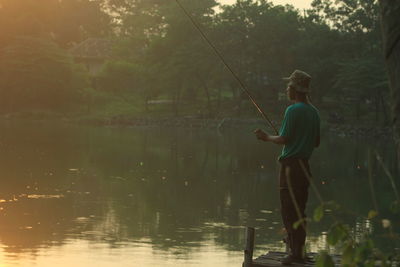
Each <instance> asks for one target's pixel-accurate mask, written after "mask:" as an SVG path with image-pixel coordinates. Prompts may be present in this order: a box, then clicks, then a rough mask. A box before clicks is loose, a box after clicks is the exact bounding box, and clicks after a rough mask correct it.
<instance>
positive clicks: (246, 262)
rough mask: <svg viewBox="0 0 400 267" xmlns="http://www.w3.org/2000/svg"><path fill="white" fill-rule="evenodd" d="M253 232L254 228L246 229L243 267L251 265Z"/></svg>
mask: <svg viewBox="0 0 400 267" xmlns="http://www.w3.org/2000/svg"><path fill="white" fill-rule="evenodd" d="M254 232H255V229H254V228H252V227H247V228H246V249H245V251H244V262H243V267H251V266H252V263H253V250H254Z"/></svg>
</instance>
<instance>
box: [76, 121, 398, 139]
mask: <svg viewBox="0 0 400 267" xmlns="http://www.w3.org/2000/svg"><path fill="white" fill-rule="evenodd" d="M81 123H89V124H93V125H98V126H99V125H100V126H108V127H181V128H199V129H217V130H223V129H237V128H250V127H253V128H255V127H266V128H267V129H271V127H270V126H269V125H268V123H267V122H266V121H265V120H263V119H257V118H229V117H227V118H220V119H218V118H217V119H216V118H212V119H211V118H195V117H178V118H176V117H165V118H140V119H126V118H113V119H105V120H98V119H96V120H83V121H81ZM272 123H273V125H274V126H275V127H276V128H277V129H279V127H280V123H281V122H280V121H278V120H277V119H273V120H272ZM322 128H323V130H325V131H328V132H330V133H332V134H335V135H338V136H340V137H349V136H355V137H379V138H392V129H391V128H390V127H388V126H385V127H383V126H376V125H371V124H364V125H363V124H351V125H350V124H335V123H329V122H327V121H325V120H322Z"/></svg>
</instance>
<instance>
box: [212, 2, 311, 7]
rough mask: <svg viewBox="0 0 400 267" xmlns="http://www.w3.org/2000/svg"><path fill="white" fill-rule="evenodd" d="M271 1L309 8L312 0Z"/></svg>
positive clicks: (277, 3)
mask: <svg viewBox="0 0 400 267" xmlns="http://www.w3.org/2000/svg"><path fill="white" fill-rule="evenodd" d="M219 2H220V3H221V4H228V5H229V4H233V3H235V2H236V0H219ZM272 2H273V3H274V4H276V5H284V4H291V5H293V6H295V7H296V8H300V9H303V8H309V7H310V6H311V2H312V0H272Z"/></svg>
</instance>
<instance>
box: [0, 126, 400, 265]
mask: <svg viewBox="0 0 400 267" xmlns="http://www.w3.org/2000/svg"><path fill="white" fill-rule="evenodd" d="M0 149H1V153H0V168H1V174H0V175H1V187H0V262H1V264H0V266H7V267H8V266H40V267H42V266H56V265H57V266H91V265H93V264H95V265H96V266H97V267H100V266H140V267H146V266H205V267H207V266H218V267H221V266H226V267H231V266H241V262H242V259H243V252H242V250H243V247H244V242H245V240H244V238H245V236H244V227H245V226H246V225H249V226H253V227H256V252H255V255H257V254H260V253H262V252H265V251H267V250H270V249H274V250H283V249H284V245H283V244H282V242H281V239H282V237H283V236H284V233H283V230H282V225H281V220H280V214H279V196H278V190H277V174H278V168H279V165H278V163H277V162H276V159H277V156H278V154H279V151H280V148H279V147H277V146H275V145H273V144H267V143H260V142H259V141H257V140H255V138H254V136H253V134H252V133H251V131H249V130H246V129H243V130H240V129H231V130H229V129H225V130H224V131H222V132H218V131H215V130H198V129H171V128H170V129H161V128H156V127H154V128H105V127H86V126H71V125H65V124H61V123H39V122H36V123H33V122H18V123H17V122H2V123H1V124H0ZM368 150H370V151H375V150H376V151H377V152H378V153H379V154H380V155H381V156H382V157H383V158H384V159H385V162H386V164H387V166H388V168H389V169H391V170H395V164H396V159H395V156H394V155H395V153H394V149H393V145H392V143H391V142H390V141H388V140H386V141H385V140H383V141H382V142H375V141H374V142H371V141H370V140H363V139H357V138H351V137H349V138H340V137H335V136H330V135H329V134H325V135H324V136H323V138H322V144H321V147H320V148H319V149H318V150H317V151H316V152H315V154H314V157H313V159H312V161H311V166H312V171H313V174H314V181H315V184H316V185H317V187H318V190H319V191H320V192H321V194H322V196H323V198H324V199H326V200H335V201H336V202H338V203H339V204H341V205H342V207H343V208H344V209H345V210H344V211H343V212H341V214H340V219H341V220H344V221H345V222H346V223H348V224H349V225H350V226H351V227H352V229H353V230H354V235H355V236H357V235H359V236H361V235H362V233H365V232H374V231H375V232H378V233H380V232H382V231H383V230H382V229H381V227H380V225H379V224H376V223H374V222H371V221H369V220H366V219H363V218H362V216H360V215H364V216H365V215H366V214H368V211H369V210H370V209H372V208H373V206H374V205H373V201H372V195H371V190H370V186H369V180H368V157H367V154H368V153H367V151H368ZM371 166H372V167H371V172H372V174H373V175H372V182H373V184H374V190H373V191H374V193H375V194H376V198H377V202H378V205H379V206H380V207H379V208H380V210H381V212H382V213H387V214H388V216H390V215H389V212H388V208H387V207H388V206H389V204H390V202H391V201H392V200H394V194H393V193H392V188H391V186H390V183H389V181H388V179H387V177H386V176H384V175H383V174H382V172H381V171H380V167H379V165H378V164H377V163H376V162H375V161H373V164H371ZM396 177H397V176H396ZM317 205H318V201H317V199H316V197H315V195H314V194H310V201H309V205H308V214H312V210H313V208H315V207H316V206H317ZM331 222H332V221H331V220H330V219H328V218H327V219H325V220H323V221H322V222H321V223H318V224H315V223H311V224H310V225H309V235H308V250H310V251H318V250H320V249H327V243H326V232H327V231H328V229H329V225H330V223H331ZM377 242H378V244H379V245H380V246H382V247H384V246H392V244H390V243H389V242H387V241H386V239H379V238H378V241H377Z"/></svg>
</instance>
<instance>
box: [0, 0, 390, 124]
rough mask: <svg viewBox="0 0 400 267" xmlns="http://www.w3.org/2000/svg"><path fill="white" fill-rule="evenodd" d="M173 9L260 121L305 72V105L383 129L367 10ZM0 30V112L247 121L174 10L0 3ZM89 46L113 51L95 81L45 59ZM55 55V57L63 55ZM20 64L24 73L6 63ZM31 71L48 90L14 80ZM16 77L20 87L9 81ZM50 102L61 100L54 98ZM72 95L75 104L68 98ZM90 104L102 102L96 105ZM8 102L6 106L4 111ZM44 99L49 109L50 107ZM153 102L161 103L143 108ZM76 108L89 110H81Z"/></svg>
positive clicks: (379, 71) (346, 4) (382, 94)
mask: <svg viewBox="0 0 400 267" xmlns="http://www.w3.org/2000/svg"><path fill="white" fill-rule="evenodd" d="M179 2H180V3H181V4H182V6H184V7H185V8H186V9H187V11H188V12H189V13H190V15H191V16H192V17H193V19H194V20H195V21H196V22H197V23H198V24H199V25H200V27H201V29H202V30H203V31H204V33H205V34H206V35H207V36H208V37H209V38H210V40H211V41H212V42H213V44H214V45H215V46H216V48H217V49H218V50H219V51H220V52H221V54H222V55H223V56H224V58H225V59H226V61H227V62H228V63H229V65H230V66H231V67H232V69H233V70H234V71H235V73H236V74H237V75H238V76H239V77H240V79H241V80H242V81H243V82H244V83H245V84H246V86H247V87H248V89H249V90H250V91H251V92H252V94H254V96H255V97H256V98H257V99H258V100H259V101H260V102H261V103H263V104H264V105H266V106H268V107H269V110H268V112H273V111H275V112H276V113H277V114H279V113H280V109H279V108H278V107H281V106H282V105H281V104H279V102H278V100H279V99H282V98H284V96H283V94H284V88H285V85H284V84H283V82H282V80H281V78H282V77H284V76H288V75H289V74H290V73H291V72H292V71H293V70H294V69H302V70H305V71H307V72H309V73H310V74H311V75H312V76H313V77H314V79H313V84H312V87H313V94H312V97H313V100H314V101H315V102H317V103H318V105H319V106H320V107H321V109H322V110H323V111H326V114H328V113H332V112H337V111H338V110H339V109H342V111H341V112H342V113H343V114H342V115H345V116H347V117H354V118H357V119H360V118H367V119H369V118H371V120H372V119H375V120H377V121H381V123H385V122H387V121H388V119H389V118H388V116H389V115H388V114H387V113H386V110H388V107H387V100H388V86H387V82H386V76H385V73H384V64H383V59H382V55H381V54H382V52H381V43H380V41H379V40H380V38H379V37H380V26H379V23H378V21H379V20H378V6H377V3H376V2H375V1H372V0H368V1H359V0H351V1H344V0H342V1H332V0H315V1H313V4H312V7H311V8H310V9H309V10H304V11H300V10H297V9H295V8H294V7H292V6H279V5H273V4H272V3H271V2H268V1H266V0H258V1H256V0H238V1H237V2H236V3H235V4H233V5H222V6H221V5H219V3H218V2H217V1H215V0H207V1H196V0H180V1H179ZM0 31H1V33H2V34H1V36H0V49H1V52H0V53H1V54H0V55H1V57H2V58H6V59H7V60H5V61H3V60H2V64H1V65H2V68H1V73H0V75H1V77H7V79H5V80H7V81H8V82H4V81H3V82H2V83H1V90H0V98H1V99H2V101H3V102H2V103H3V105H2V106H3V107H4V108H1V110H2V111H3V112H11V111H15V112H18V111H21V110H26V109H41V108H42V109H50V110H53V108H54V107H59V106H60V103H61V102H63V100H62V99H64V102H65V103H64V104H65V105H64V106H70V107H72V106H71V105H70V104H73V103H75V104H76V105H74V106H73V109H71V110H76V111H82V110H85V111H87V110H91V111H93V110H96V109H107V108H110V107H113V106H114V105H110V104H111V102H115V101H117V102H120V103H123V105H125V106H135V108H134V109H130V108H126V109H122V111H121V112H119V113H120V114H114V115H133V116H147V115H150V114H152V112H153V113H155V114H156V115H157V114H174V115H200V116H211V117H218V116H219V117H222V116H225V115H230V116H235V115H236V116H237V115H240V114H254V109H253V107H251V105H250V104H249V102H248V101H247V99H246V98H245V97H244V95H243V93H242V91H241V89H240V87H239V85H238V84H237V82H236V81H235V80H234V79H233V78H232V76H231V75H230V74H229V72H228V71H227V69H226V68H225V67H224V65H223V64H222V63H221V62H220V60H219V59H218V58H217V57H216V56H215V54H214V52H213V51H212V50H211V48H210V47H209V46H208V45H207V44H206V43H205V42H204V40H203V38H202V37H201V35H200V34H199V32H198V31H197V30H196V29H195V28H194V27H193V25H192V23H191V22H190V20H189V19H188V17H187V16H185V14H184V13H183V12H182V10H181V9H180V8H179V5H177V2H176V1H173V0H170V1H164V0H123V1H121V0H119V1H115V0H95V1H89V0H82V1H77V0H74V1H71V0H68V1H66V0H62V1H58V0H46V1H42V2H41V4H40V5H37V4H36V3H35V1H26V0H0ZM21 36H22V37H23V38H31V39H29V40H39V39H40V40H42V41H41V42H42V45H44V46H45V43H46V42H47V43H48V44H47V45H50V43H51V47H48V48H44V47H40V46H38V45H37V44H35V45H28V47H25V48H22V47H21V46H18V45H17V44H16V43H18V40H19V42H21ZM93 37H95V38H105V39H109V40H110V39H111V40H113V44H114V45H113V55H112V56H111V57H105V58H104V59H103V61H102V63H101V64H102V66H103V67H102V70H101V71H100V72H97V73H89V72H86V73H85V71H83V70H82V69H81V68H79V67H77V66H76V63H78V62H79V63H84V64H86V65H87V64H90V63H87V62H82V60H81V61H79V60H78V59H77V58H75V62H72V61H70V60H67V59H66V58H65V59H61V58H58V59H55V58H54V53H53V52H51V50H52V49H53V50H54V49H58V50H57V51H58V53H59V55H58V56H59V57H67V53H68V51H69V50H70V49H71V48H73V47H74V46H76V45H77V44H79V43H80V42H82V41H84V40H86V39H87V38H93ZM37 42H39V41H37ZM25 43H26V42H25ZM15 46H18V47H15ZM56 46H58V47H57V48H56ZM18 49H19V50H18ZM62 49H64V50H65V52H64V54H65V55H64V56H60V55H61V54H62V53H61V50H62ZM14 50H15V51H17V50H18V51H19V52H15V53H14V52H11V51H14ZM22 50H24V51H22ZM35 50H36V51H35ZM46 51H47V52H46ZM13 53H14V54H13ZM18 53H19V54H18ZM41 53H42V54H41ZM46 53H48V54H53V59H52V60H53V61H54V62H58V64H55V63H54V62H52V61H51V60H45V59H43V60H37V61H34V60H35V59H34V57H41V56H43V58H46V57H47V58H49V55H45V54H46ZM14 56H15V59H13V57H14ZM25 57H26V62H25V63H21V62H20V63H19V65H16V63H15V62H14V63H10V62H12V61H13V60H14V61H15V60H17V61H18V60H21V58H25ZM30 57H33V58H30ZM60 62H62V63H60ZM29 64H31V65H30V66H36V67H38V68H34V67H33V68H34V69H35V71H39V69H40V71H42V72H43V73H42V74H40V75H45V72H46V71H49V73H48V75H47V76H48V77H49V79H53V80H54V81H52V82H50V81H49V80H46V79H39V78H38V79H35V80H32V79H31V78H30V77H32V75H34V76H35V77H36V74H33V73H34V72H30V73H29V72H26V71H22V69H25V68H26V66H25V65H29ZM32 64H33V65H32ZM54 64H55V65H54ZM66 69H68V70H69V71H66ZM52 72H56V73H57V75H54V74H52ZM16 73H18V77H19V78H18V82H14V81H15V79H16V78H15V75H17V74H16ZM29 75H30V76H29ZM38 75H39V74H38ZM40 75H39V76H37V77H40ZM84 76H90V79H91V82H90V83H87V82H86V83H85V82H76V81H78V80H82V78H83V77H84ZM3 79H4V78H3ZM56 80H57V81H58V83H59V85H58V84H57V82H56ZM71 84H73V85H74V86H72V85H71ZM50 87H51V89H49V88H50ZM44 88H48V89H44ZM68 90H70V91H71V92H68V93H67V91H68ZM21 92H26V93H23V94H22V93H21ZM53 92H60V94H59V95H58V98H54V97H53V96H52V95H51V94H52V93H53ZM61 92H63V93H61ZM76 92H78V93H79V92H80V94H79V95H80V96H81V98H80V101H77V99H74V100H73V98H71V97H69V96H67V95H73V94H75V93H76ZM64 93H65V94H64ZM107 94H109V96H110V97H109V101H108V103H107V101H106V100H105V99H107V97H106V96H107ZM30 95H35V97H36V98H35V99H34V98H32V97H31V96H30ZM88 95H89V96H88ZM90 95H91V96H90ZM98 97H101V98H102V99H103V100H102V101H93V99H96V98H98ZM38 98H39V99H40V98H43V99H44V100H45V101H38ZM8 99H13V100H12V101H13V104H12V106H13V108H10V105H11V104H8V102H7V101H9V100H8ZM46 99H55V100H54V101H55V102H54V105H51V104H50V103H48V102H49V101H47V100H46ZM154 100H157V101H159V102H160V103H169V104H168V105H163V104H157V105H152V106H149V103H152V102H156V101H154ZM85 101H86V102H87V101H90V105H94V106H93V107H91V108H90V109H86V108H85V107H86V106H87V105H86V104H88V105H89V103H83V102H85ZM162 101H164V102H162ZM67 102H68V103H67ZM93 103H94V104H93ZM96 103H97V104H96ZM42 104H43V105H42ZM81 107H83V108H81ZM132 110H134V111H135V112H136V114H131V111H132ZM137 112H139V113H140V112H141V113H140V114H137ZM117 113H118V112H117ZM108 114H111V115H113V111H112V110H110V112H109V113H108Z"/></svg>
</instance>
